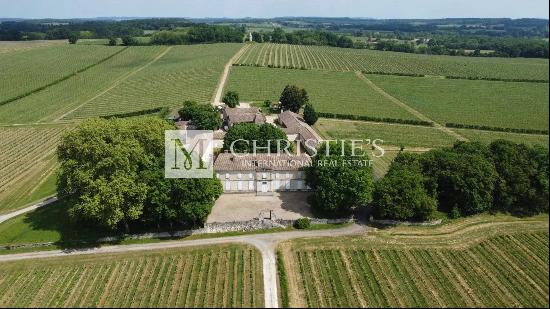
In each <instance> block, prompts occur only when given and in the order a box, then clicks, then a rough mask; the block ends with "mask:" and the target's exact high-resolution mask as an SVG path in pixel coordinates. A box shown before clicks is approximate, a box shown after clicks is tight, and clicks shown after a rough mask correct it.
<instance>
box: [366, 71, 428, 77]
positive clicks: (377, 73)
mask: <svg viewBox="0 0 550 309" xmlns="http://www.w3.org/2000/svg"><path fill="white" fill-rule="evenodd" d="M362 73H363V74H371V75H393V76H407V77H426V75H424V74H417V73H390V72H372V71H363V72H362Z"/></svg>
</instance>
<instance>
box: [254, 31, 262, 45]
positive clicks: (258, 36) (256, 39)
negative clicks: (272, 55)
mask: <svg viewBox="0 0 550 309" xmlns="http://www.w3.org/2000/svg"><path fill="white" fill-rule="evenodd" d="M252 41H254V42H257V43H263V42H264V36H263V35H262V34H261V33H259V32H256V31H254V32H252Z"/></svg>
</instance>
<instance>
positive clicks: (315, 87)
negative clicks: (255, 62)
mask: <svg viewBox="0 0 550 309" xmlns="http://www.w3.org/2000/svg"><path fill="white" fill-rule="evenodd" d="M288 84H296V85H298V86H301V87H304V88H305V89H306V90H307V92H308V95H309V99H310V102H311V103H312V104H313V105H314V106H315V107H316V109H317V110H318V111H320V112H329V113H340V114H355V115H367V116H373V117H388V118H396V119H416V117H415V116H414V115H412V114H410V113H409V112H408V111H406V110H404V109H403V108H401V107H400V106H398V105H396V104H395V103H393V102H391V101H390V100H388V99H386V98H385V97H384V96H382V95H381V94H379V93H377V92H376V91H374V90H373V89H372V88H370V87H369V86H368V85H366V84H365V83H364V82H363V81H361V80H360V79H359V78H358V77H357V76H356V75H355V74H354V73H353V72H327V71H325V72H324V71H313V70H309V71H305V70H285V69H268V68H255V67H232V68H231V74H230V75H229V80H228V83H227V85H226V87H225V89H226V90H233V91H237V92H238V93H239V97H240V99H241V101H243V102H263V101H265V100H271V101H273V102H278V101H279V97H280V95H281V92H282V91H283V89H284V87H285V86H286V85H288Z"/></svg>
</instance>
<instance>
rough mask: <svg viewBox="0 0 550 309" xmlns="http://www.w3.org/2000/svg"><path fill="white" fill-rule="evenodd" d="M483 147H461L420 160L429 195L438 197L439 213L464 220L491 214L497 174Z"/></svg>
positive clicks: (433, 152)
mask: <svg viewBox="0 0 550 309" xmlns="http://www.w3.org/2000/svg"><path fill="white" fill-rule="evenodd" d="M486 149H487V146H486V145H483V144H481V143H470V144H466V143H458V144H456V145H455V146H454V147H453V148H450V149H438V150H432V151H429V152H427V153H426V154H424V155H423V156H422V157H421V160H420V161H421V164H422V171H423V174H424V175H425V176H427V177H428V178H429V179H428V184H427V185H426V186H427V190H428V193H432V192H434V193H436V194H437V199H438V204H439V209H440V210H441V211H444V212H447V213H450V212H452V211H456V210H458V212H459V213H460V214H461V215H462V216H468V215H473V214H478V213H481V212H484V211H488V210H490V209H491V208H492V205H493V192H494V188H495V184H496V181H497V172H496V170H495V166H494V164H493V162H492V160H491V159H490V158H489V157H488V156H487V155H486V153H487V150H486Z"/></svg>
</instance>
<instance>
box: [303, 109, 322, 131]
mask: <svg viewBox="0 0 550 309" xmlns="http://www.w3.org/2000/svg"><path fill="white" fill-rule="evenodd" d="M318 119H319V116H317V112H316V111H315V108H314V107H313V105H311V104H310V103H307V104H306V106H305V107H304V120H305V121H306V123H307V124H309V125H310V126H312V125H314V124H315V123H316V122H317V120H318Z"/></svg>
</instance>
